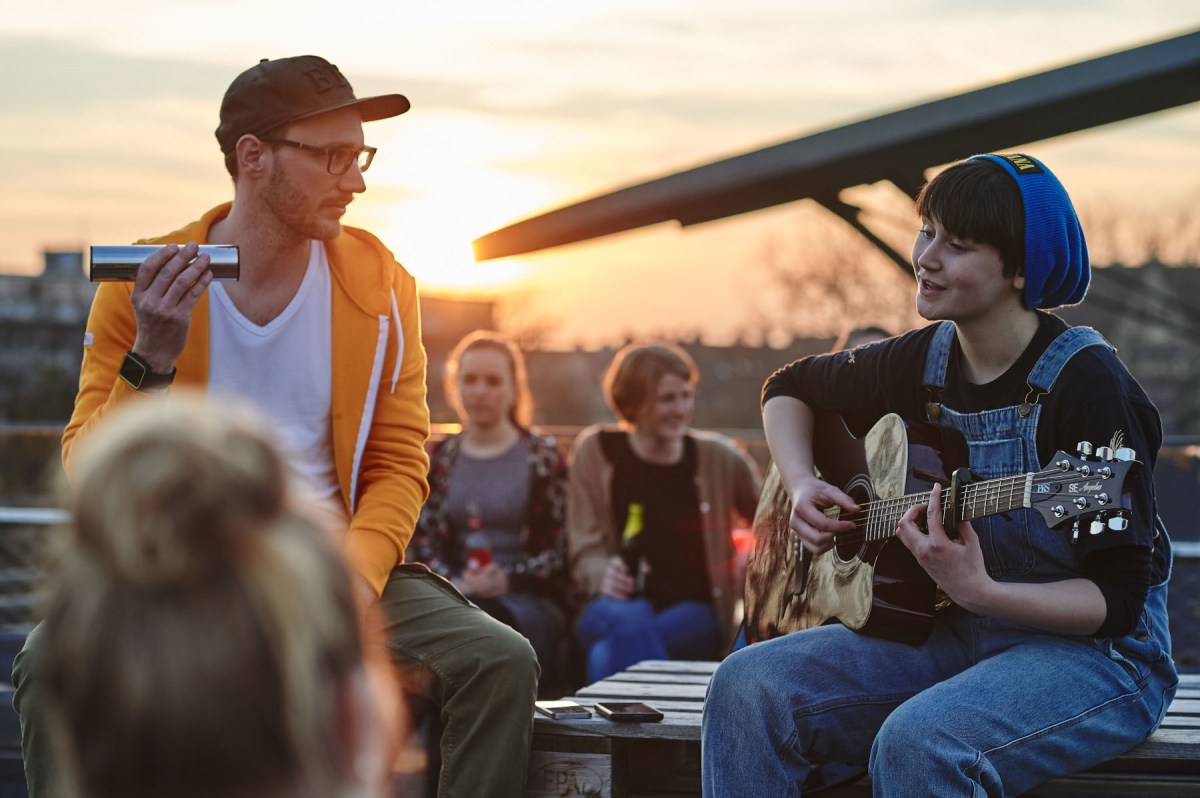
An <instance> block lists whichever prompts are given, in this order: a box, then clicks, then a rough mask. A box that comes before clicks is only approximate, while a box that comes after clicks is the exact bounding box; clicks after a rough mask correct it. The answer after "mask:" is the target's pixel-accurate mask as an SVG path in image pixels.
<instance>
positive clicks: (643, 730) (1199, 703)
mask: <svg viewBox="0 0 1200 798" xmlns="http://www.w3.org/2000/svg"><path fill="white" fill-rule="evenodd" d="M716 666H717V664H716V663H715V662H668V661H660V660H652V661H647V662H642V663H640V664H638V665H635V666H634V667H632V668H630V669H628V670H626V671H623V672H621V673H618V674H615V675H614V676H611V677H609V678H608V679H605V680H603V681H600V682H597V683H595V684H591V685H588V686H587V687H584V688H583V689H581V690H580V691H579V692H577V693H576V694H575V695H574V696H570V698H572V699H573V700H575V701H577V702H578V703H580V704H582V705H584V706H585V707H588V708H589V709H591V708H592V706H593V705H594V704H595V702H597V701H604V700H613V701H645V702H647V703H649V704H653V705H654V706H655V707H657V708H658V709H660V710H662V711H663V714H664V715H665V716H666V717H665V718H664V719H663V720H662V721H661V722H659V723H613V722H611V721H609V720H606V719H604V718H601V717H598V716H595V715H594V716H593V717H591V718H589V719H586V720H559V721H556V720H551V719H549V718H546V717H543V716H541V715H538V716H537V718H536V720H535V721H534V738H533V753H532V758H531V762H530V770H529V773H530V776H529V789H528V791H527V792H526V798H549V796H565V795H571V796H590V797H591V798H669V797H670V796H676V797H678V796H699V795H700V712H701V709H702V708H703V706H704V693H705V690H706V688H707V687H708V682H709V679H711V678H712V674H713V671H714V670H715V669H716ZM870 794H871V787H870V780H869V778H863V779H862V780H860V781H858V782H855V783H854V784H852V785H849V786H846V787H841V788H835V789H832V790H827V791H823V792H821V793H820V795H822V796H830V798H866V797H867V796H870ZM1085 796H1086V798H1093V796H1095V797H1097V798H1099V797H1101V796H1111V797H1113V798H1116V796H1121V798H1130V797H1131V796H1137V797H1138V798H1141V796H1146V797H1147V798H1152V797H1153V798H1158V797H1159V796H1172V798H1174V797H1176V796H1178V797H1179V798H1182V797H1183V796H1189V797H1190V798H1196V796H1200V674H1190V675H1184V676H1182V677H1181V684H1180V687H1179V692H1178V694H1177V695H1176V697H1175V701H1174V703H1173V704H1172V705H1171V708H1170V711H1169V712H1168V714H1167V718H1166V720H1165V721H1164V723H1163V725H1162V728H1160V729H1159V730H1158V731H1157V732H1155V734H1154V735H1153V736H1152V737H1151V738H1150V739H1149V740H1147V741H1146V742H1144V743H1142V744H1141V745H1139V746H1138V747H1137V748H1135V749H1133V750H1132V751H1130V752H1129V753H1127V754H1125V755H1123V756H1120V757H1118V758H1117V759H1114V760H1112V761H1111V762H1107V763H1105V764H1104V765H1101V766H1099V767H1096V768H1093V769H1092V770H1089V771H1086V772H1084V773H1080V774H1077V775H1074V776H1068V777H1065V778H1061V779H1055V780H1054V781H1052V782H1049V783H1048V784H1045V785H1043V786H1041V787H1039V788H1037V789H1036V790H1034V791H1033V792H1030V793H1027V794H1026V798H1085Z"/></svg>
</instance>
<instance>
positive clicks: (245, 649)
mask: <svg viewBox="0 0 1200 798" xmlns="http://www.w3.org/2000/svg"><path fill="white" fill-rule="evenodd" d="M81 458H82V459H81V461H80V462H79V464H78V468H77V469H76V470H75V471H74V480H75V490H74V494H73V498H72V499H71V500H70V505H71V510H72V512H73V522H72V524H71V526H70V529H69V533H68V537H69V540H68V541H67V543H68V545H67V547H66V549H65V552H64V554H63V555H62V556H61V559H60V561H59V562H58V564H57V567H55V568H54V569H53V571H52V576H51V580H52V584H51V589H50V595H49V602H48V610H47V614H46V619H45V622H44V623H43V624H42V625H41V626H40V627H39V629H38V630H37V631H35V634H41V635H43V636H44V640H43V645H44V647H43V648H42V649H41V656H42V659H41V662H40V663H39V668H40V669H41V673H43V674H44V676H45V684H46V689H47V691H48V693H49V697H50V700H51V701H52V705H53V709H54V718H55V720H56V724H55V727H54V728H55V729H56V730H57V731H58V732H59V733H60V742H61V745H62V746H63V749H62V750H63V753H64V754H65V756H64V757H63V758H62V760H61V761H62V762H64V763H67V764H68V768H67V769H68V771H69V773H68V778H69V780H70V781H71V782H73V786H74V788H75V790H76V792H75V793H72V794H77V795H79V796H82V797H83V798H268V797H269V798H330V797H331V796H332V797H337V798H342V797H345V798H349V797H350V796H355V797H362V798H366V797H368V796H372V797H374V796H381V795H383V792H382V782H383V781H384V779H385V777H386V772H387V769H388V768H387V764H389V761H388V757H387V754H386V753H385V752H388V753H394V752H395V751H394V748H392V746H391V744H390V743H391V742H393V741H389V739H388V738H389V737H390V736H391V735H390V733H389V732H388V731H387V730H385V729H384V724H386V723H389V722H391V723H393V724H394V723H395V721H394V719H395V718H397V717H399V710H398V702H397V700H396V696H395V695H394V694H390V695H389V694H387V692H386V691H381V689H380V688H381V687H382V686H383V684H384V682H385V680H384V679H383V678H376V677H378V676H379V673H378V672H377V671H375V670H374V669H373V667H369V664H370V662H369V660H370V658H368V657H367V656H366V655H365V653H364V645H363V642H364V632H363V630H362V628H361V625H360V622H359V612H358V611H357V609H356V606H355V598H354V591H353V588H352V583H351V577H350V575H349V572H348V571H347V570H346V567H345V565H344V564H343V561H342V559H341V557H340V556H339V555H338V554H337V551H336V549H335V546H334V544H333V541H332V540H331V539H330V536H329V535H328V534H327V532H326V531H325V530H323V529H322V528H321V527H320V526H319V525H318V523H316V522H315V521H314V520H312V518H313V516H311V515H310V514H309V512H308V511H307V510H306V508H305V507H303V506H301V505H299V504H298V503H297V502H296V501H295V500H294V499H293V496H292V494H291V492H290V490H289V484H288V483H289V479H288V476H287V471H286V466H285V464H284V463H283V461H282V460H281V458H280V456H279V455H278V454H277V451H276V449H275V447H274V445H273V442H272V440H271V439H270V438H269V437H268V436H267V435H265V434H264V433H263V432H262V431H261V427H260V425H259V422H258V420H257V419H256V418H255V417H252V416H250V415H248V414H246V413H244V411H242V410H241V409H240V408H238V409H230V408H228V407H225V408H222V409H221V410H219V411H218V410H217V409H216V408H215V407H213V406H210V405H206V404H204V403H202V402H201V401H200V400H199V399H188V400H181V399H180V398H178V397H172V398H170V399H167V400H163V401H141V402H137V403H134V405H132V406H131V407H130V409H128V410H124V409H123V410H121V411H119V412H118V413H116V414H114V417H113V418H112V419H111V420H110V421H107V422H106V423H105V425H104V426H103V427H102V428H101V429H100V430H98V431H97V433H96V435H95V437H94V439H91V440H89V441H88V444H87V447H86V449H84V450H82V451H81ZM395 731H396V730H395V729H394V728H393V729H392V730H391V732H392V733H394V732H395Z"/></svg>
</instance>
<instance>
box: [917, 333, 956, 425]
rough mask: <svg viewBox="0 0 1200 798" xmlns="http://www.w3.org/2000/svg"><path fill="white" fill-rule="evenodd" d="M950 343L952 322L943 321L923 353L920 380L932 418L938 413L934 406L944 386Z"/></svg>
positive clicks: (952, 340)
mask: <svg viewBox="0 0 1200 798" xmlns="http://www.w3.org/2000/svg"><path fill="white" fill-rule="evenodd" d="M952 343H954V322H952V321H943V322H942V323H941V324H940V325H939V326H938V328H937V330H936V331H935V332H934V333H933V339H932V340H931V341H930V342H929V349H928V350H927V351H926V353H925V376H924V377H923V378H922V380H921V383H922V385H924V386H925V394H926V400H927V401H926V403H925V406H926V408H927V409H928V412H929V415H930V416H931V417H932V418H936V417H937V416H938V415H939V413H938V411H937V410H935V408H937V406H938V402H939V401H940V400H941V398H942V389H944V388H945V387H946V366H947V364H948V363H949V362H950V345H951V344H952ZM932 418H931V420H932Z"/></svg>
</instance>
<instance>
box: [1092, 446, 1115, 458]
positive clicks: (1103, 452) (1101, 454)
mask: <svg viewBox="0 0 1200 798" xmlns="http://www.w3.org/2000/svg"><path fill="white" fill-rule="evenodd" d="M1096 457H1097V458H1098V459H1100V460H1112V459H1113V450H1112V448H1111V447H1109V446H1101V447H1100V448H1099V449H1097V450H1096Z"/></svg>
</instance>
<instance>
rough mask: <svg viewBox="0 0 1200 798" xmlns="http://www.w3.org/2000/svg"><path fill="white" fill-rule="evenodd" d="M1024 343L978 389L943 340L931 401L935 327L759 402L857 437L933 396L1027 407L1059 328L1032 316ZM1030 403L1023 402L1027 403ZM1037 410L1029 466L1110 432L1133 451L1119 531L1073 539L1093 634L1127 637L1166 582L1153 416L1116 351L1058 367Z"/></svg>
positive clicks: (794, 372) (837, 359) (811, 368)
mask: <svg viewBox="0 0 1200 798" xmlns="http://www.w3.org/2000/svg"><path fill="white" fill-rule="evenodd" d="M1038 316H1039V325H1038V329H1037V332H1036V333H1035V334H1034V336H1033V340H1031V341H1030V343H1029V345H1028V346H1027V347H1026V348H1025V351H1024V352H1023V353H1022V354H1021V356H1020V357H1019V358H1017V361H1016V362H1015V363H1014V364H1013V365H1012V366H1011V367H1010V368H1009V369H1008V370H1007V371H1006V372H1005V373H1004V374H1002V375H1000V376H999V377H998V378H996V379H995V380H993V381H991V382H989V383H987V384H985V385H976V384H973V383H971V382H969V381H968V380H967V379H966V378H965V377H964V376H963V374H962V372H961V369H960V368H959V360H960V358H961V352H960V350H959V346H958V339H957V337H956V338H955V339H954V341H953V342H952V343H951V346H950V353H949V362H948V364H947V367H946V378H945V381H946V386H945V389H944V391H943V392H942V393H941V395H940V397H931V396H930V395H929V392H928V391H927V390H926V388H925V387H924V386H923V385H922V378H923V376H924V373H925V358H926V352H927V350H928V348H929V345H930V342H931V341H932V339H933V334H934V332H935V331H936V329H937V327H938V325H937V324H933V325H929V326H927V327H924V328H922V329H919V330H914V331H913V332H910V333H907V334H905V335H902V336H899V337H896V338H890V339H888V340H886V341H879V342H875V343H872V344H867V345H865V346H862V347H859V348H857V349H853V350H848V351H843V352H837V353H834V354H830V355H817V356H813V357H809V358H804V359H803V360H798V361H796V362H795V363H792V364H790V365H788V366H785V367H784V368H782V369H780V370H779V371H777V372H775V374H773V375H772V376H771V377H770V378H769V379H768V380H767V383H766V385H765V386H764V388H763V403H764V404H765V403H766V402H768V401H770V400H771V399H772V398H774V397H776V396H791V397H793V398H796V399H799V400H801V401H803V402H804V403H805V404H807V405H809V406H811V407H813V408H818V409H824V410H836V411H838V412H840V413H841V414H842V415H843V416H844V417H845V419H846V423H847V426H849V427H850V429H851V431H852V432H854V434H855V435H863V434H865V433H866V432H867V431H868V430H869V429H870V428H871V426H872V425H873V424H874V423H875V422H876V421H877V420H878V419H880V418H881V417H883V416H884V415H886V414H888V413H897V414H899V415H900V416H901V417H902V418H905V419H908V420H911V421H924V420H925V418H926V416H925V404H926V403H927V402H928V401H930V400H931V399H933V398H937V400H938V401H940V402H941V403H942V404H944V405H946V406H947V407H949V408H951V409H953V410H955V411H958V412H960V413H977V412H981V411H984V410H994V409H998V408H1002V407H1010V406H1012V405H1017V404H1020V403H1021V402H1023V401H1026V399H1027V397H1028V395H1029V386H1028V385H1027V383H1026V379H1027V378H1028V376H1029V372H1030V371H1031V370H1032V369H1033V366H1034V364H1036V363H1037V360H1038V358H1039V357H1041V355H1042V353H1043V352H1044V351H1045V349H1046V347H1047V346H1049V344H1050V342H1051V341H1053V340H1054V339H1055V338H1056V337H1057V336H1058V335H1059V334H1060V333H1061V332H1063V331H1064V330H1066V329H1067V324H1066V322H1064V321H1062V320H1061V319H1059V318H1058V317H1057V316H1054V315H1052V314H1050V313H1044V312H1039V314H1038ZM1030 401H1032V399H1030ZM1037 402H1038V404H1040V405H1041V406H1042V415H1041V418H1040V419H1039V421H1038V432H1037V449H1038V451H1037V453H1038V460H1039V462H1041V463H1042V464H1046V463H1048V462H1049V461H1050V459H1051V458H1052V457H1053V455H1054V453H1055V452H1056V451H1058V450H1062V451H1064V452H1067V453H1069V454H1074V452H1075V445H1076V444H1077V443H1078V442H1080V441H1089V442H1091V443H1093V444H1094V445H1095V446H1097V447H1099V446H1103V445H1108V444H1109V442H1110V440H1111V439H1112V438H1113V436H1114V434H1115V433H1117V432H1121V433H1122V434H1123V435H1124V442H1123V444H1122V445H1124V446H1128V447H1130V448H1132V449H1133V450H1134V451H1135V452H1136V453H1137V458H1138V460H1140V461H1141V463H1142V467H1141V468H1138V469H1135V476H1134V477H1133V478H1132V479H1131V480H1130V484H1128V485H1127V486H1126V488H1127V489H1128V490H1129V491H1130V493H1131V498H1132V513H1131V515H1132V517H1131V518H1130V523H1129V528H1128V530H1126V531H1125V532H1119V533H1118V532H1106V533H1105V534H1101V535H1095V536H1092V535H1086V536H1081V537H1080V540H1079V543H1078V552H1079V557H1080V570H1081V572H1082V574H1083V576H1085V577H1086V578H1088V579H1091V580H1092V581H1093V582H1095V583H1096V585H1097V586H1098V587H1099V588H1100V590H1101V592H1102V593H1104V597H1105V600H1106V602H1107V606H1108V615H1107V618H1106V619H1105V621H1104V624H1103V625H1102V626H1101V627H1100V629H1099V630H1098V631H1097V633H1096V636H1098V637H1108V636H1121V635H1124V634H1127V633H1128V632H1129V631H1131V630H1132V629H1133V628H1134V626H1135V624H1136V622H1137V619H1138V617H1139V616H1140V615H1141V611H1142V605H1143V604H1144V603H1145V600H1146V594H1147V592H1148V591H1149V588H1150V585H1151V584H1156V583H1158V582H1161V581H1162V580H1163V579H1164V578H1165V576H1166V561H1165V557H1164V556H1163V552H1161V551H1155V550H1154V548H1153V541H1154V536H1155V528H1154V519H1155V516H1156V507H1155V499H1154V481H1153V471H1154V463H1155V459H1156V458H1157V455H1158V449H1159V446H1160V445H1161V444H1162V426H1161V422H1160V421H1159V417H1158V410H1157V409H1156V408H1155V407H1154V404H1153V402H1151V401H1150V398H1149V397H1148V396H1146V393H1145V391H1144V390H1142V387H1141V385H1139V384H1138V382H1137V380H1135V379H1134V378H1133V376H1132V375H1131V374H1130V373H1129V372H1128V370H1127V369H1126V368H1125V366H1124V365H1123V364H1122V363H1121V361H1120V359H1119V358H1118V357H1117V356H1116V353H1115V352H1113V351H1112V350H1110V349H1108V348H1107V347H1100V346H1091V347H1088V348H1086V349H1084V350H1082V351H1081V352H1079V353H1078V354H1076V355H1075V356H1074V357H1072V358H1071V359H1070V360H1069V361H1068V362H1067V363H1066V365H1065V366H1064V367H1063V370H1062V373H1061V374H1060V375H1059V377H1058V380H1057V382H1056V383H1055V387H1054V389H1053V390H1052V391H1051V392H1050V393H1049V394H1045V395H1042V396H1040V397H1038V398H1037Z"/></svg>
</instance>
